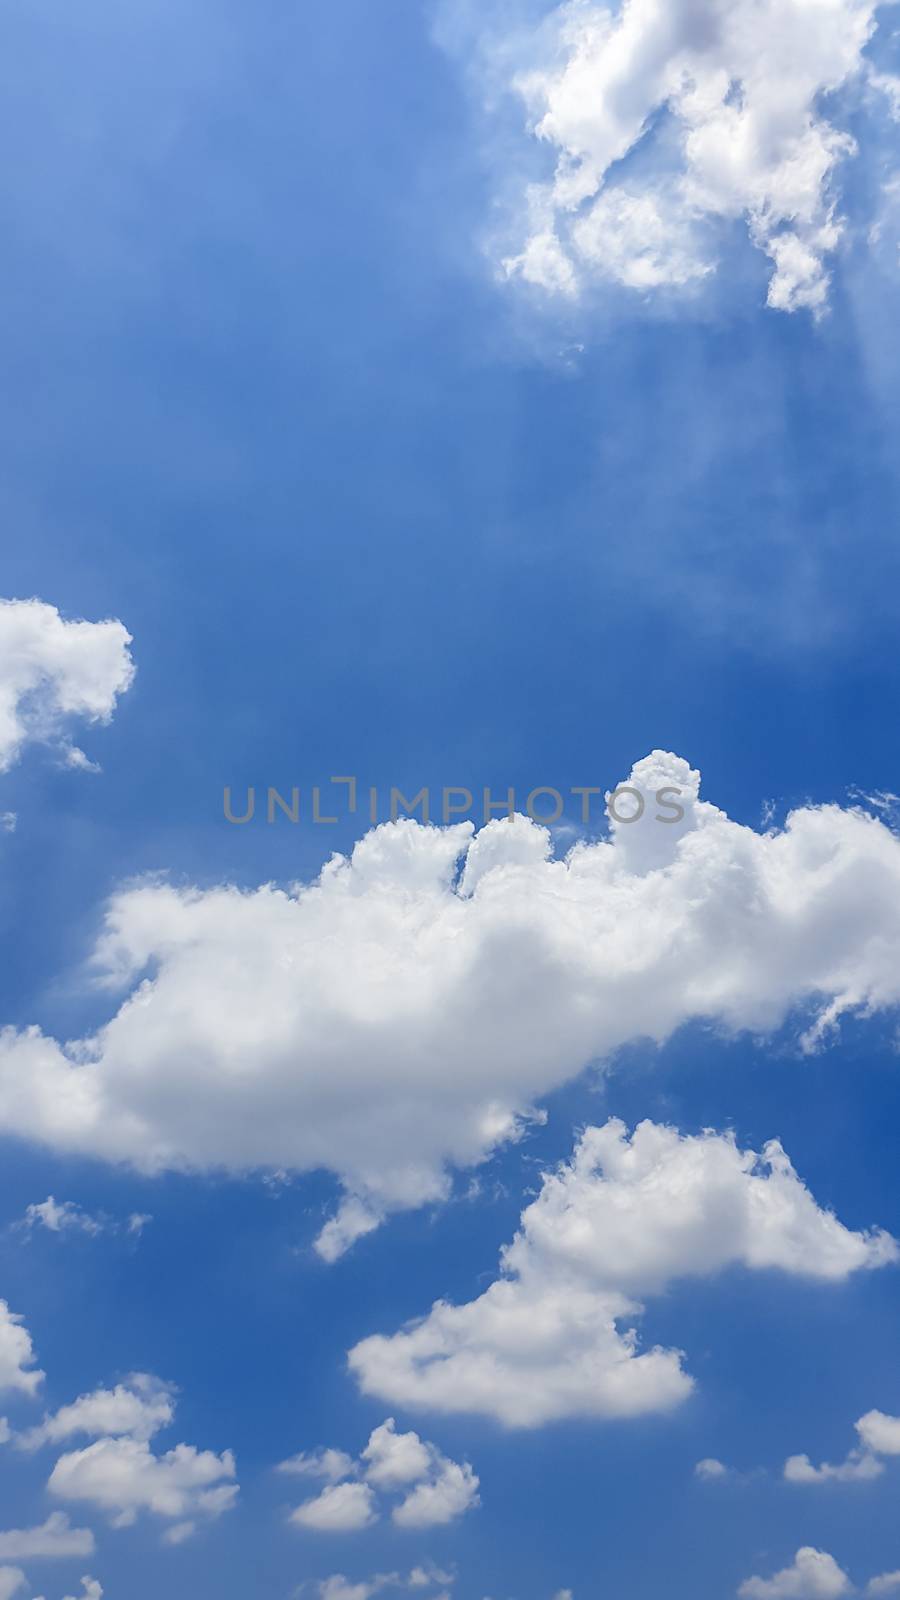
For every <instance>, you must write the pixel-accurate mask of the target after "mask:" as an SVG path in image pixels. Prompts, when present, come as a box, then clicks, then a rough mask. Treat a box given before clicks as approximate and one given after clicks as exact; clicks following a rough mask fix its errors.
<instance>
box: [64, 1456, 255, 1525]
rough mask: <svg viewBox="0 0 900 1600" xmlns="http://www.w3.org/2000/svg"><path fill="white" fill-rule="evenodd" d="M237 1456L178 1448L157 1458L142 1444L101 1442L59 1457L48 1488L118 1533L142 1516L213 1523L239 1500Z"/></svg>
mask: <svg viewBox="0 0 900 1600" xmlns="http://www.w3.org/2000/svg"><path fill="white" fill-rule="evenodd" d="M234 1477H235V1463H234V1456H233V1455H232V1454H231V1451H230V1450H226V1451H224V1452H223V1454H222V1455H220V1456H219V1455H215V1454H214V1452H213V1451H211V1450H197V1449H195V1448H194V1446H193V1445H187V1444H178V1445H176V1446H175V1448H174V1449H173V1450H169V1451H167V1452H166V1454H165V1455H154V1454H153V1452H152V1451H151V1449H150V1446H149V1444H148V1443H147V1442H146V1441H144V1440H141V1439H131V1438H127V1437H125V1438H103V1439H97V1440H96V1441H95V1443H93V1444H90V1445H87V1446H86V1447H85V1448H84V1449H82V1450H73V1451H71V1452H70V1453H69V1454H67V1455H64V1456H61V1457H60V1459H59V1460H58V1461H57V1463H56V1466H55V1467H54V1468H53V1471H52V1473H51V1474H50V1479H49V1482H48V1484H47V1488H48V1490H49V1492H50V1493H51V1494H52V1495H55V1496H56V1498H57V1499H59V1500H67V1501H75V1502H78V1503H80V1504H83V1505H90V1506H93V1507H95V1508H96V1509H97V1510H98V1511H103V1512H105V1513H106V1514H107V1515H108V1516H109V1517H110V1519H111V1520H112V1522H113V1524H114V1525H115V1526H116V1527H119V1528H124V1527H129V1526H130V1525H131V1524H132V1523H133V1522H134V1521H135V1520H136V1518H137V1516H138V1514H139V1513H140V1512H142V1511H146V1512H150V1513H152V1514H153V1515H154V1516H157V1517H167V1518H170V1519H174V1520H177V1521H182V1520H183V1519H185V1518H192V1517H194V1516H202V1517H206V1518H213V1517H218V1516H221V1514H222V1513H223V1512H224V1511H229V1510H231V1508H232V1506H233V1505H234V1502H235V1500H236V1498H237V1493H238V1487H237V1484H236V1483H235V1482H234V1481H233V1480H234Z"/></svg>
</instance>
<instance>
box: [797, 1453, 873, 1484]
mask: <svg viewBox="0 0 900 1600" xmlns="http://www.w3.org/2000/svg"><path fill="white" fill-rule="evenodd" d="M883 1471H884V1467H883V1466H882V1464H881V1462H880V1461H879V1460H877V1458H876V1457H875V1456H873V1455H869V1453H868V1452H867V1451H865V1450H851V1452H850V1454H849V1455H848V1457H847V1459H846V1461H842V1462H841V1463H840V1465H839V1466H831V1465H830V1464H829V1463H828V1462H827V1461H823V1463H822V1465H821V1466H820V1467H814V1466H813V1464H812V1462H811V1461H810V1459H809V1456H805V1455H804V1456H789V1457H788V1459H787V1461H786V1462H785V1463H784V1478H785V1482H786V1483H799V1484H811V1483H868V1482H870V1481H871V1480H872V1479H873V1478H878V1477H880V1476H881V1474H882V1472H883Z"/></svg>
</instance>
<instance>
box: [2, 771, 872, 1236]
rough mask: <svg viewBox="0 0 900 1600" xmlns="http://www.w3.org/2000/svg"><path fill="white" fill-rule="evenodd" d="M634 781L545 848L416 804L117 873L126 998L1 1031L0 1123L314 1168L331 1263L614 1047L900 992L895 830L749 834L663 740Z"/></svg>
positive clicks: (815, 1031) (546, 840)
mask: <svg viewBox="0 0 900 1600" xmlns="http://www.w3.org/2000/svg"><path fill="white" fill-rule="evenodd" d="M631 783H632V784H633V785H634V786H635V787H636V788H637V789H638V790H640V791H641V794H642V795H644V796H646V797H647V803H646V807H645V811H644V814H643V815H642V816H641V818H640V820H638V821H636V822H633V823H626V822H620V823H614V824H613V826H612V830H611V837H610V838H609V839H608V840H607V839H604V840H601V841H600V842H597V843H593V844H579V845H577V846H576V847H575V848H574V849H572V850H571V851H570V852H569V853H568V855H567V856H566V857H565V858H564V859H561V860H559V859H555V858H554V857H553V854H552V849H551V841H550V837H549V835H548V833H547V830H546V829H544V828H541V827H539V826H537V825H536V824H534V823H532V822H529V821H528V820H527V819H526V818H524V817H516V818H515V819H513V820H512V821H509V820H507V819H503V820H499V821H494V822H492V823H491V824H489V826H488V827H486V828H484V829H482V830H481V831H480V832H479V833H478V834H477V835H476V836H475V837H473V835H472V829H471V827H470V825H469V824H460V825H457V826H455V827H446V828H441V827H433V826H425V825H422V824H419V823H417V822H414V821H410V820H406V821H401V822H397V823H392V824H387V825H385V826H383V827H380V828H377V829H375V830H374V831H373V832H371V833H370V834H368V835H367V836H366V837H365V838H364V839H362V840H361V841H360V842H359V844H357V846H356V848H355V849H354V851H353V854H352V857H351V858H349V859H344V858H341V857H335V858H334V859H333V860H332V861H331V862H330V863H329V864H328V866H326V868H325V869H324V871H323V872H322V874H321V876H320V878H319V879H318V880H317V881H316V882H315V883H313V884H311V885H309V886H307V887H300V888H296V887H295V888H294V889H292V890H291V891H289V892H285V891H282V890H279V889H276V888H273V887H272V886H265V887H262V888H260V889H258V890H256V891H253V892H242V891H240V890H238V889H235V888H228V887H224V888H213V889H209V890H203V889H191V888H176V887H173V886H169V885H167V884H164V883H159V882H151V883H145V884H143V885H139V886H137V887H131V888H128V889H126V890H124V891H123V892H122V893H120V894H119V895H117V896H116V897H115V898H114V900H113V901H112V902H111V904H110V906H109V908H108V912H107V917H106V926H105V932H104V934H103V937H102V939H101V940H100V942H99V945H98V947H97V949H96V951H95V957H94V959H95V964H96V966H97V968H98V970H99V971H100V972H101V973H103V974H105V975H106V977H107V978H108V980H109V982H110V984H111V985H112V984H121V985H123V986H124V987H125V988H126V990H127V994H126V998H125V999H124V1001H123V1003H122V1004H121V1006H120V1007H119V1009H118V1011H117V1012H116V1014H115V1015H114V1016H113V1018H112V1020H111V1021H110V1022H109V1023H108V1024H107V1025H106V1026H105V1027H103V1028H102V1029H101V1030H100V1031H99V1033H98V1034H97V1035H96V1036H95V1037H93V1038H91V1039H87V1040H83V1041H81V1042H80V1043H77V1044H74V1045H66V1046H62V1045H60V1044H58V1043H57V1042H56V1041H54V1040H53V1039H51V1038H48V1037H45V1036H44V1035H43V1034H41V1033H40V1031H39V1030H37V1029H31V1030H26V1031H24V1032H19V1031H16V1030H14V1029H8V1030H5V1031H4V1032H3V1033H2V1035H0V1130H6V1131H7V1132H9V1133H13V1134H17V1135H19V1136H21V1137H23V1138H26V1139H35V1140H40V1141H42V1142H44V1143H45V1144H48V1145H50V1146H52V1147H53V1148H55V1149H57V1150H63V1151H75V1152H79V1153H83V1154H90V1155H93V1156H101V1157H106V1158H108V1159H109V1160H112V1161H117V1162H118V1161H122V1160H128V1161H131V1162H132V1163H134V1164H135V1165H136V1166H138V1167H140V1168H142V1169H144V1170H151V1171H152V1170H161V1169H165V1168H189V1169H190V1168H193V1169H215V1168H221V1169H227V1170H232V1171H243V1170H251V1169H254V1168H269V1169H275V1170H284V1171H301V1170H310V1169H315V1168H328V1169H330V1170H331V1171H333V1172H335V1173H336V1174H337V1175H338V1176H339V1177H340V1179H341V1180H342V1182H343V1183H344V1185H345V1188H346V1190H347V1192H348V1195H349V1196H350V1203H349V1211H348V1210H346V1209H345V1210H343V1211H342V1213H341V1216H340V1218H339V1220H338V1226H337V1228H336V1230H333V1229H332V1225H331V1224H329V1225H328V1226H327V1227H326V1229H325V1231H324V1233H323V1235H322V1239H321V1241H320V1248H321V1250H322V1253H323V1255H325V1256H326V1257H328V1258H333V1257H334V1255H336V1254H337V1253H338V1252H339V1250H340V1249H341V1248H342V1247H343V1246H345V1245H346V1243H347V1242H348V1240H349V1239H351V1238H352V1237H354V1236H358V1235H359V1233H360V1232H362V1231H365V1229H366V1228H368V1227H369V1226H371V1225H372V1223H373V1221H375V1220H377V1219H378V1218H379V1217H380V1216H382V1215H383V1214H385V1212H386V1211H389V1210H390V1209H392V1208H393V1209H397V1208H401V1207H404V1206H415V1205H419V1204H422V1203H423V1202H425V1201H427V1200H433V1199H436V1198H439V1197H441V1196H443V1195H445V1194H446V1193H447V1187H448V1182H449V1178H448V1173H449V1170H450V1169H451V1168H453V1167H457V1168H465V1167H468V1166H471V1165H473V1164H475V1163H478V1162H481V1161H483V1160H484V1159H485V1158H486V1157H487V1156H488V1155H489V1154H490V1152H491V1151H492V1150H493V1149H494V1148H495V1147H496V1146H498V1145H499V1144H501V1143H502V1142H503V1141H504V1140H509V1139H511V1138H514V1137H515V1136H516V1135H517V1132H518V1131H519V1130H520V1129H521V1128H522V1126H523V1123H524V1122H525V1121H526V1120H527V1119H528V1118H529V1117H530V1116H532V1115H534V1114H535V1108H536V1106H538V1105H539V1102H540V1099H541V1097H542V1096H544V1095H546V1094H547V1093H549V1092H550V1091H551V1090H553V1089H554V1088H557V1087H558V1086H559V1085H561V1084H563V1083H565V1082H566V1081H567V1080H570V1079H571V1078H572V1077H573V1076H575V1075H576V1074H577V1073H578V1072H579V1071H580V1070H581V1069H582V1068H583V1067H584V1066H585V1065H586V1064H587V1063H588V1062H596V1061H597V1060H598V1059H602V1058H603V1057H605V1056H608V1055H609V1054H610V1053H611V1052H613V1051H615V1050H616V1049H617V1048H618V1047H620V1046H622V1045H623V1044H625V1043H626V1042H628V1041H629V1040H633V1039H636V1038H642V1037H643V1038H650V1039H654V1040H658V1041H662V1040H664V1039H666V1038H667V1037H668V1036H669V1035H670V1034H671V1033H672V1032H673V1031H674V1030H675V1029H677V1028H678V1027H679V1026H680V1025H682V1024H683V1023H685V1022H687V1021H689V1020H690V1019H692V1018H700V1019H709V1020H710V1021H712V1022H714V1023H715V1024H717V1025H719V1026H721V1027H725V1028H731V1029H750V1030H754V1031H755V1032H757V1033H760V1034H763V1033H766V1032H767V1031H770V1030H772V1029H774V1028H776V1027H778V1026H779V1025H780V1024H781V1023H783V1021H784V1020H785V1018H786V1017H787V1016H789V1015H791V1014H793V1013H795V1012H797V1011H805V1012H806V1014H807V1017H806V1020H807V1022H809V1016H810V1013H812V1014H813V1021H812V1022H811V1023H810V1025H809V1026H808V1027H807V1028H806V1031H805V1033H804V1035H803V1040H804V1044H805V1046H806V1047H808V1048H813V1047H815V1046H816V1044H817V1043H820V1042H821V1041H822V1040H823V1039H824V1038H825V1037H826V1036H827V1035H828V1032H829V1030H830V1029H831V1028H833V1027H835V1026H836V1025H837V1023H838V1021H839V1018H840V1016H841V1014H842V1013H844V1012H847V1011H851V1010H864V1009H866V1008H875V1007H888V1006H895V1005H896V1004H897V1003H898V1001H900V839H898V838H897V837H896V836H895V835H894V834H893V833H892V832H891V830H890V828H889V827H888V826H886V824H885V823H884V822H883V821H881V820H880V819H878V818H874V817H872V816H870V815H868V814H866V813H865V812H864V811H862V810H860V809H856V808H853V809H841V808H840V807H838V806H824V807H820V808H817V807H811V806H810V807H804V808H803V809H801V810H798V811H795V812H794V813H793V814H792V816H791V817H790V818H789V820H788V823H787V825H786V827H785V829H784V830H783V831H782V832H771V833H764V834H760V833H757V832H755V831H754V830H753V829H752V828H748V827H743V826H741V825H739V824H737V823H735V822H732V821H730V820H729V819H728V818H727V817H726V816H725V815H724V814H723V813H722V812H721V811H719V810H718V809H717V808H716V807H715V806H712V805H710V804H708V803H706V802H702V801H700V800H699V798H698V785H699V775H698V774H697V773H696V772H693V771H692V770H691V768H690V767H689V766H688V765H687V763H686V762H684V761H682V760H680V759H679V758H677V757H675V756H672V755H668V754H665V753H663V752H655V753H654V754H653V755H652V756H650V757H648V758H646V759H645V760H643V761H641V762H638V763H637V765H636V766H635V768H634V769H633V771H632V774H631ZM666 786H670V787H672V788H673V789H678V790H680V791H681V796H682V797H681V802H680V803H681V806H682V807H683V808H684V816H683V818H682V819H681V820H680V821H677V820H676V822H675V824H674V825H673V824H672V820H671V818H672V813H671V812H668V813H666V811H664V810H663V809H662V808H660V807H658V806H657V803H656V802H655V800H654V798H653V796H654V795H655V794H656V793H657V792H658V791H659V790H660V789H661V788H663V787H666ZM628 803H629V804H631V803H633V802H631V801H629V802H628ZM670 803H671V802H667V805H668V804H670ZM620 809H622V810H623V812H624V806H621V807H620ZM660 818H665V820H658V819H660Z"/></svg>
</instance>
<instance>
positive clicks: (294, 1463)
mask: <svg viewBox="0 0 900 1600" xmlns="http://www.w3.org/2000/svg"><path fill="white" fill-rule="evenodd" d="M275 1470H276V1471H277V1472H286V1473H290V1474H293V1475H295V1476H296V1477H299V1478H327V1479H328V1481H329V1483H340V1481H341V1479H342V1478H352V1477H353V1476H354V1475H355V1473H356V1462H355V1461H354V1459H353V1457H352V1456H348V1455H347V1453H346V1451H344V1450H316V1451H312V1452H305V1451H304V1452H302V1453H301V1454H300V1455H297V1456H291V1458H290V1460H289V1461H282V1462H280V1463H279V1465H278V1466H277V1468H276V1469H275Z"/></svg>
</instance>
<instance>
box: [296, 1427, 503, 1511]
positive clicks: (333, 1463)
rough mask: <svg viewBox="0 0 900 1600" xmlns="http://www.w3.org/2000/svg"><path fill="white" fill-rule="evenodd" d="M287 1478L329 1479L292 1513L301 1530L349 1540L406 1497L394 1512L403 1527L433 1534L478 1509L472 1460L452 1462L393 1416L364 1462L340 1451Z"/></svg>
mask: <svg viewBox="0 0 900 1600" xmlns="http://www.w3.org/2000/svg"><path fill="white" fill-rule="evenodd" d="M278 1470H279V1471H280V1472H283V1473H289V1474H293V1475H299V1476H303V1477H321V1478H326V1479H327V1480H328V1482H327V1484H326V1487H325V1488H324V1489H322V1491H321V1492H320V1493H319V1494H318V1495H316V1496H314V1497H313V1498H311V1499H309V1500H304V1501H303V1502H302V1504H301V1505H299V1506H297V1508H296V1510H295V1511H293V1512H292V1513H291V1521H292V1522H293V1523H295V1524H296V1525H297V1526H298V1527H301V1528H312V1529H315V1530H316V1531H318V1532H321V1533H349V1532H355V1531H358V1530H359V1529H361V1528H368V1527H371V1525H372V1524H373V1523H374V1522H377V1521H378V1518H379V1501H380V1499H383V1498H384V1497H387V1496H393V1497H397V1496H399V1497H400V1498H399V1499H397V1500H396V1503H395V1504H394V1505H393V1508H392V1510H391V1520H392V1521H393V1522H394V1523H395V1525H396V1526H397V1527H398V1528H433V1527H440V1526H443V1525H445V1524H447V1523H448V1522H453V1521H455V1520H456V1518H457V1517H461V1516H462V1515H463V1514H464V1512H466V1511H468V1510H470V1509H471V1508H472V1507H474V1506H477V1505H478V1503H479V1502H478V1478H477V1477H476V1475H475V1473H474V1472H473V1471H472V1468H471V1467H470V1466H469V1463H468V1462H467V1461H465V1462H457V1461H451V1460H450V1459H449V1457H448V1456H445V1455H444V1454H443V1453H442V1452H441V1451H440V1450H439V1449H438V1448H437V1445H434V1444H430V1443H428V1442H427V1441H426V1440H423V1439H420V1437H419V1435H418V1434H417V1433H413V1432H409V1433H398V1432H397V1427H396V1423H395V1421H394V1418H393V1417H387V1418H386V1420H385V1421H384V1422H383V1423H381V1425H380V1426H379V1427H377V1428H374V1429H373V1430H372V1433H371V1435H370V1437H369V1442H368V1444H367V1445H366V1447H365V1449H364V1450H363V1451H362V1452H361V1454H360V1456H359V1459H358V1460H356V1461H354V1459H353V1457H352V1456H348V1455H346V1454H345V1453H344V1452H343V1451H340V1450H322V1451H319V1452H318V1453H316V1454H314V1455H300V1456H293V1457H292V1458H291V1459H290V1460H289V1461H284V1462H282V1463H281V1466H280V1467H279V1469H278Z"/></svg>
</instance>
